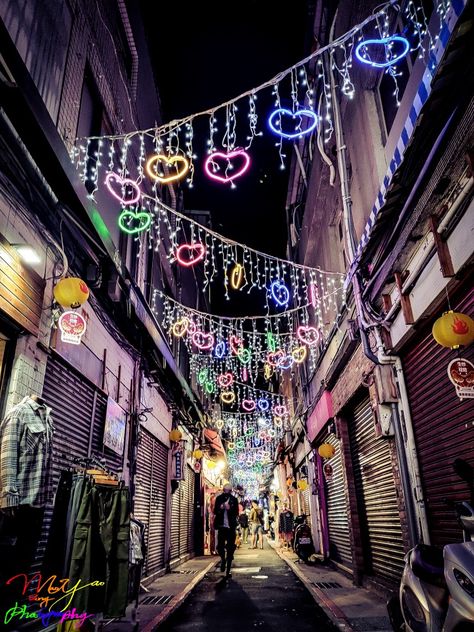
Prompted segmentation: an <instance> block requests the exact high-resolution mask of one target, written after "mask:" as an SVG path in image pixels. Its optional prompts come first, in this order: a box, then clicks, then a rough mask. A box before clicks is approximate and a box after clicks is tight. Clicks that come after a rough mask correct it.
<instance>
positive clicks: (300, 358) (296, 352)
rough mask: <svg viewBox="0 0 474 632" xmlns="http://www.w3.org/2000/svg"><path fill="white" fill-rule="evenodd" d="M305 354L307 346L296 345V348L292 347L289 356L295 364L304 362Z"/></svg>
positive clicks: (306, 353)
mask: <svg viewBox="0 0 474 632" xmlns="http://www.w3.org/2000/svg"><path fill="white" fill-rule="evenodd" d="M307 355H308V348H307V347H296V349H293V351H292V352H291V357H292V358H293V360H294V361H295V362H296V364H301V363H302V362H304V361H305V359H306V356H307Z"/></svg>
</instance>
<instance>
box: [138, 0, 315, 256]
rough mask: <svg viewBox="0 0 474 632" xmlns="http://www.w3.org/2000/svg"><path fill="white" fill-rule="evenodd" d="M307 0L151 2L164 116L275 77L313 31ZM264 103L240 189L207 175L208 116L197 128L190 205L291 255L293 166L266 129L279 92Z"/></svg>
mask: <svg viewBox="0 0 474 632" xmlns="http://www.w3.org/2000/svg"><path fill="white" fill-rule="evenodd" d="M307 2H308V0H294V1H293V2H292V3H290V4H289V5H288V7H287V8H285V9H283V8H282V5H276V3H275V2H274V0H239V1H238V2H235V3H228V2H222V1H221V2H210V1H200V2H193V3H179V2H176V1H170V2H159V3H158V2H150V0H143V1H142V3H141V5H142V11H143V14H144V18H145V24H146V25H147V28H148V38H149V41H150V44H151V48H152V57H153V62H154V68H155V75H156V80H157V83H158V89H159V93H160V99H161V102H162V107H163V118H164V121H167V120H170V119H174V118H177V117H181V116H185V115H188V114H191V113H193V112H196V111H199V110H202V109H207V108H209V107H211V106H215V105H216V104H219V103H221V102H223V101H225V100H228V99H230V98H232V97H234V96H236V95H238V94H240V93H241V92H244V91H246V90H248V89H250V88H252V87H255V86H257V85H259V84H260V83H263V82H265V81H267V80H268V79H270V78H271V77H273V76H274V75H275V74H277V73H278V72H280V71H281V70H284V69H285V68H287V67H288V66H291V65H292V64H294V63H295V62H296V61H298V60H299V59H300V58H301V57H303V56H304V55H305V54H306V51H307V46H308V28H310V20H309V19H308V17H307V11H308V9H307ZM150 29H151V30H150ZM257 104H258V105H257V107H258V113H259V115H260V117H261V118H260V121H259V129H260V130H261V131H263V132H264V136H263V137H260V138H257V139H255V141H254V144H253V145H252V147H251V149H250V153H251V158H252V165H251V170H250V172H248V173H247V174H246V175H245V176H244V177H243V178H242V179H241V180H239V181H238V182H237V188H235V189H231V188H230V186H229V185H223V184H220V183H214V182H211V181H210V180H209V179H208V178H207V177H206V176H203V175H202V163H203V161H204V159H205V157H206V154H205V140H206V137H205V135H204V134H205V133H206V132H207V126H208V117H203V119H202V123H199V124H196V125H195V130H194V134H195V152H196V154H198V159H197V161H196V162H197V169H196V177H195V186H194V188H193V189H188V187H187V186H184V187H183V190H184V207H185V209H199V210H209V211H211V216H212V227H213V228H214V230H216V231H218V232H220V233H222V234H224V235H225V236H227V237H229V238H232V239H235V240H237V241H240V242H244V243H247V244H248V245H250V246H252V247H254V248H257V249H259V250H262V251H265V252H269V253H271V254H274V255H277V256H283V257H284V256H285V246H286V241H287V230H286V222H285V199H286V189H287V184H288V171H289V170H288V168H287V169H286V170H285V171H281V170H280V168H279V164H280V163H279V157H278V151H277V148H276V147H275V140H276V139H275V136H273V135H272V134H271V133H270V132H269V131H268V128H267V126H266V118H267V113H268V111H269V110H271V108H272V101H271V92H270V91H265V92H264V93H260V95H259V97H258V102H257ZM242 105H244V103H242ZM247 112H248V109H247V102H245V107H242V108H241V112H240V114H239V115H240V116H242V115H243V116H244V117H245V120H247V118H246V117H247ZM222 130H223V125H221V126H220V127H219V132H218V134H217V135H216V146H217V147H219V145H220V142H219V141H220V139H221V138H222V133H223V131H222ZM239 144H241V143H239ZM286 149H287V152H286V153H287V155H288V158H287V166H288V167H289V164H290V158H291V144H286Z"/></svg>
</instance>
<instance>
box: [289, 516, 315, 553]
mask: <svg viewBox="0 0 474 632" xmlns="http://www.w3.org/2000/svg"><path fill="white" fill-rule="evenodd" d="M306 518H307V515H306V514H301V515H300V516H296V517H295V520H294V527H293V549H294V551H295V553H296V555H297V556H298V557H299V558H300V560H302V561H303V562H306V563H308V562H310V561H311V558H312V556H314V554H315V550H314V544H313V536H312V535H311V527H310V526H309V524H308V523H307V521H306Z"/></svg>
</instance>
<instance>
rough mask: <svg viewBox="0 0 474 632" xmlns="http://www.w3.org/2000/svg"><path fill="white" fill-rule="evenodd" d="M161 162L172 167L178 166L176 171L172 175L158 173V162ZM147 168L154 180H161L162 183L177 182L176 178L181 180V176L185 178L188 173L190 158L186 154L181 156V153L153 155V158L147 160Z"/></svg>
mask: <svg viewBox="0 0 474 632" xmlns="http://www.w3.org/2000/svg"><path fill="white" fill-rule="evenodd" d="M160 162H161V163H164V164H166V165H168V167H170V168H171V167H173V166H174V167H175V168H177V171H176V173H175V174H174V175H172V176H166V175H163V176H160V175H159V174H158V173H157V167H158V164H157V163H160ZM180 163H181V164H180ZM145 170H146V172H147V174H148V175H149V177H150V178H151V179H152V180H156V181H157V182H160V183H161V184H166V183H168V182H175V181H176V180H181V178H183V177H184V176H185V175H186V174H187V173H188V171H189V160H188V159H187V158H185V157H184V156H179V155H177V156H165V155H164V154H157V155H155V156H151V158H149V159H148V160H147V163H146V166H145Z"/></svg>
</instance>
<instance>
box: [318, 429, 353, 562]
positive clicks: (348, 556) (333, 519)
mask: <svg viewBox="0 0 474 632" xmlns="http://www.w3.org/2000/svg"><path fill="white" fill-rule="evenodd" d="M322 443H330V444H331V445H333V446H334V448H335V450H336V453H335V454H334V456H333V457H332V458H331V459H330V460H329V461H327V462H326V463H325V464H324V479H325V483H326V504H327V522H328V531H329V533H328V535H329V557H330V558H331V559H332V560H334V561H335V562H339V563H340V564H342V565H343V566H346V567H348V568H350V567H351V566H352V551H351V543H350V532H349V512H348V507H347V499H346V483H345V476H344V469H343V462H342V454H341V448H340V441H339V440H338V438H337V437H336V435H335V434H333V433H330V434H328V435H326V437H324V439H323V441H322Z"/></svg>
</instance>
